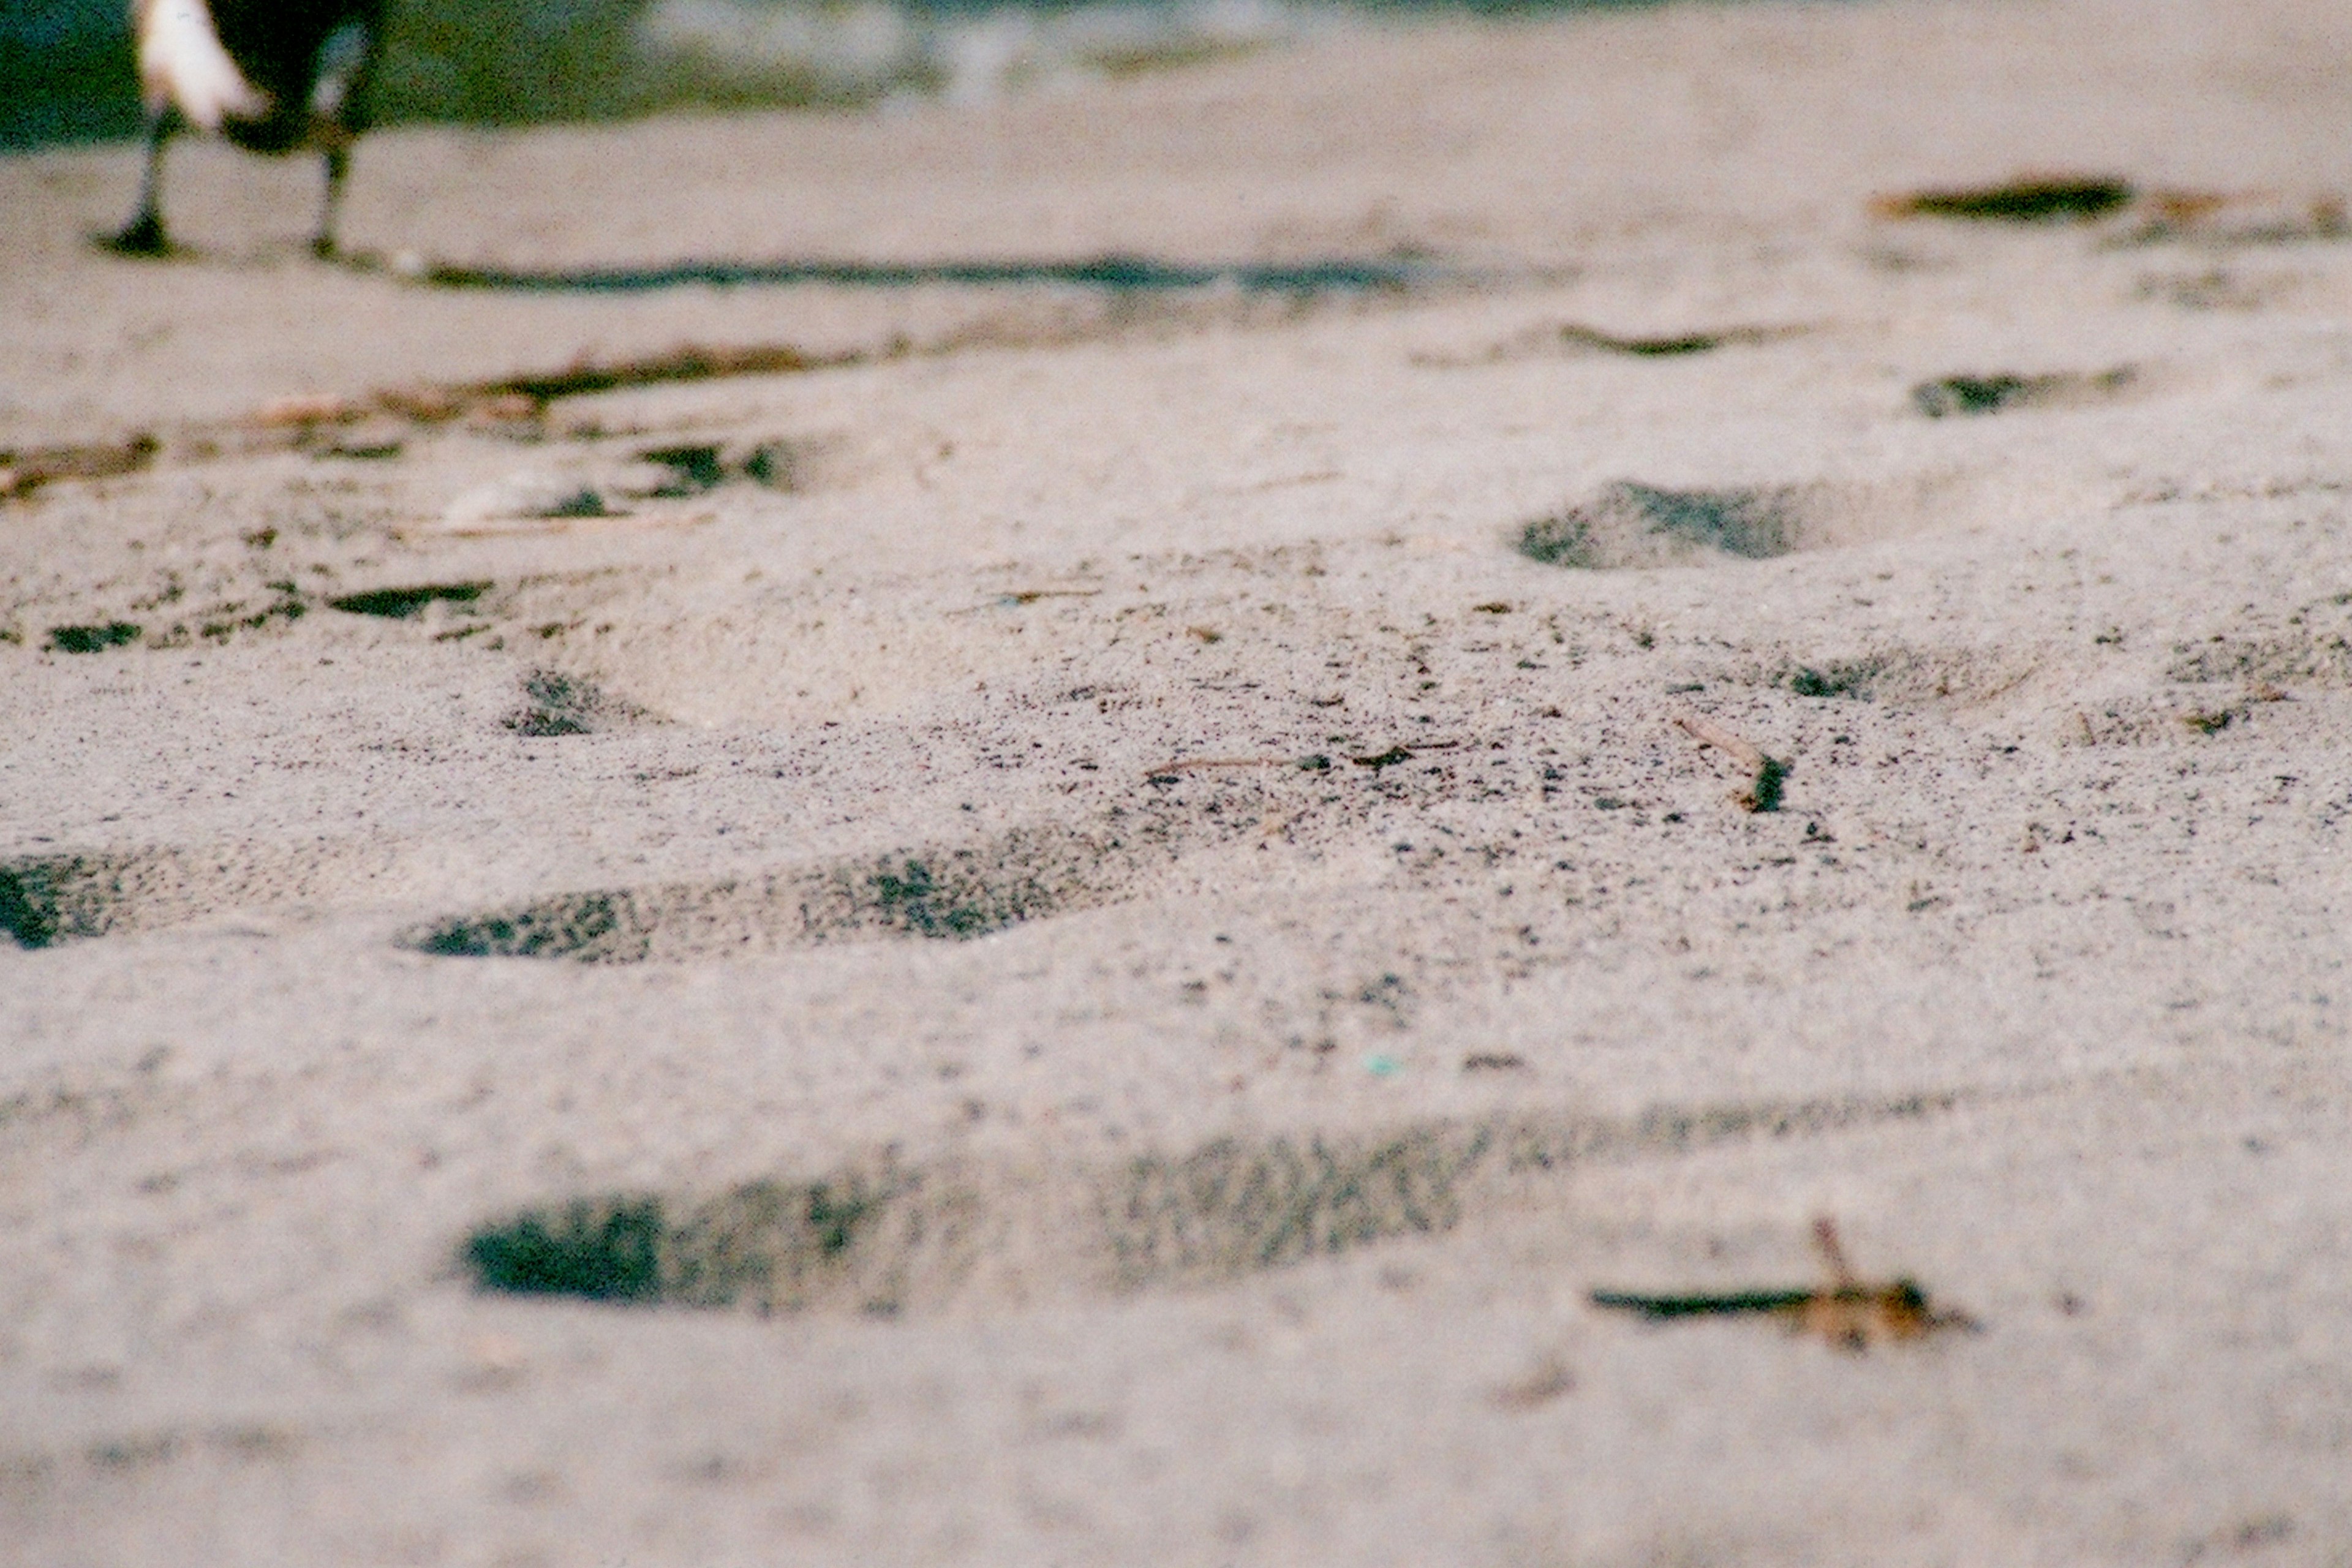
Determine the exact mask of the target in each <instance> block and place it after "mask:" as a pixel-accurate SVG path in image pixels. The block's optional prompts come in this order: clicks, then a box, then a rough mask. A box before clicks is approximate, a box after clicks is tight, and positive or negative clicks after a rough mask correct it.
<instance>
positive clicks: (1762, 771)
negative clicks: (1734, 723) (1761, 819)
mask: <svg viewBox="0 0 2352 1568" xmlns="http://www.w3.org/2000/svg"><path fill="white" fill-rule="evenodd" d="M1675 723H1677V724H1679V725H1681V726H1682V727H1683V728H1684V729H1685V730H1686V731H1689V732H1690V734H1691V736H1692V738H1694V739H1695V740H1696V741H1697V742H1698V743H1699V744H1700V745H1702V746H1713V747H1714V748H1715V749H1716V750H1717V751H1718V752H1722V753H1723V754H1724V755H1726V756H1727V757H1729V758H1730V759H1731V760H1732V761H1733V762H1735V763H1738V764H1739V765H1740V766H1741V767H1743V768H1746V769H1747V770H1748V775H1749V777H1750V778H1751V780H1752V781H1753V782H1752V783H1750V784H1748V788H1747V790H1746V791H1745V792H1744V793H1743V794H1740V795H1735V796H1734V797H1733V798H1734V799H1735V800H1737V801H1738V803H1739V808H1740V809H1741V810H1742V811H1778V810H1780V786H1781V784H1783V783H1784V782H1785V781H1786V780H1787V779H1788V776H1789V764H1788V763H1784V762H1782V761H1780V759H1779V758H1778V757H1768V756H1766V755H1765V754H1764V752H1762V751H1761V750H1760V749H1759V748H1758V747H1756V746H1754V745H1751V744H1749V743H1748V742H1746V741H1743V740H1741V739H1740V738H1739V737H1738V736H1737V735H1735V734H1733V733H1732V732H1731V731H1728V730H1727V729H1725V728H1723V726H1721V725H1720V724H1717V723H1714V722H1712V721H1708V720H1706V719H1702V718H1700V717H1699V716H1698V715H1697V714H1696V713H1678V714H1676V715H1675Z"/></svg>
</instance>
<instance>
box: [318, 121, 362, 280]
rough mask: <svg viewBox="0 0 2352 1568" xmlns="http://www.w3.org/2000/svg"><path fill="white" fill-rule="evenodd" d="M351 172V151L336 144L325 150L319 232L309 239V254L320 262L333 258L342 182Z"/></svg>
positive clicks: (341, 197) (340, 204)
mask: <svg viewBox="0 0 2352 1568" xmlns="http://www.w3.org/2000/svg"><path fill="white" fill-rule="evenodd" d="M351 172H352V150H351V148H350V147H349V146H347V145H344V144H342V143H337V144H334V145H331V146H330V147H329V148H328V149H327V192H326V195H325V198H324V199H323V200H321V201H320V204H319V232H318V233H317V234H315V235H313V236H312V237H311V238H310V254H311V255H313V256H315V257H317V258H319V259H320V260H321V261H331V260H333V259H334V258H335V254H336V251H335V219H336V217H337V216H339V215H340V214H341V211H342V206H343V181H344V179H345V178H346V177H347V176H348V175H349V174H351Z"/></svg>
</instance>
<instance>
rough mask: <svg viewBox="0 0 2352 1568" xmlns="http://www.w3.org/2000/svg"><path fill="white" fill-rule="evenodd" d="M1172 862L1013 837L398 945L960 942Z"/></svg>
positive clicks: (1140, 844) (469, 954) (472, 927)
mask: <svg viewBox="0 0 2352 1568" xmlns="http://www.w3.org/2000/svg"><path fill="white" fill-rule="evenodd" d="M1172 852H1173V846H1172V845H1171V843H1170V842H1169V841H1168V834H1167V830H1166V829H1165V828H1163V827H1160V826H1157V825H1155V824H1149V823H1147V824H1143V825H1139V826H1136V827H1133V828H1130V829H1129V831H1127V832H1125V833H1123V834H1114V833H1110V832H1108V831H1104V832H1097V833H1084V832H1079V831H1077V830H1075V829H1071V828H1065V827H1056V826H1046V827H1033V828H1016V829H1014V830H1013V831H1012V832H1010V833H1007V834H1004V835H1003V836H1002V837H998V838H995V839H992V840H989V841H987V842H985V843H982V844H979V845H971V846H962V847H927V848H917V849H908V850H903V851H894V852H893V853H890V854H887V855H880V856H870V857H856V858H850V859H846V860H840V861H835V862H832V863H829V864H824V865H819V866H815V867H811V868H805V869H801V870H794V871H786V872H779V873H776V874H773V875H770V876H765V877H755V878H751V879H742V880H729V881H719V882H678V883H669V884H666V885H661V886H656V887H649V888H626V889H612V890H606V891H597V892H583V893H563V894H558V895H556V896H554V897H552V898H547V899H541V900H534V901H532V902H530V903H527V904H523V905H520V906H518V907H516V908H513V909H510V910H498V911H494V912H490V913H487V914H480V915H474V916H468V917H465V918H462V919H457V920H452V921H445V922H443V923H441V924H439V925H436V926H433V927H430V928H427V929H425V930H423V931H416V932H413V933H411V934H410V935H409V936H408V937H407V938H406V939H405V942H406V945H408V946H411V947H414V948H415V949H417V950H418V951H419V952H429V953H436V954H439V955H442V956H445V957H453V958H494V957H499V958H559V959H569V960H571V961H572V962H574V963H646V962H647V961H653V960H665V959H667V960H677V959H691V958H702V957H712V956H719V955H724V954H741V953H754V952H779V951H782V950H785V949H788V948H793V947H801V946H806V945H808V944H810V943H814V942H834V941H841V940H845V939H854V938H857V937H861V936H893V935H895V936H913V937H929V938H945V939H965V938H971V937H978V936H985V935H987V934H989V933H990V932H992V931H1002V930H1003V929H1005V928H1006V927H1008V926H1014V925H1018V924H1020V923H1022V922H1023V921H1030V920H1034V919H1037V918H1039V917H1040V916H1044V915H1049V914H1055V913H1058V912H1060V911H1062V910H1071V909H1082V908H1086V907H1088V906H1091V905H1096V904H1102V903H1108V902H1110V901H1111V900H1114V899H1117V898H1118V897H1120V896H1122V895H1123V894H1124V893H1125V892H1126V890H1127V889H1129V887H1130V886H1131V885H1132V884H1133V882H1134V881H1135V880H1136V879H1137V878H1138V877H1139V875H1140V874H1141V873H1142V872H1143V871H1144V870H1145V868H1147V867H1148V866H1149V865H1150V863H1151V862H1152V861H1154V860H1165V859H1166V858H1168V857H1169V856H1170V855H1171V853H1172Z"/></svg>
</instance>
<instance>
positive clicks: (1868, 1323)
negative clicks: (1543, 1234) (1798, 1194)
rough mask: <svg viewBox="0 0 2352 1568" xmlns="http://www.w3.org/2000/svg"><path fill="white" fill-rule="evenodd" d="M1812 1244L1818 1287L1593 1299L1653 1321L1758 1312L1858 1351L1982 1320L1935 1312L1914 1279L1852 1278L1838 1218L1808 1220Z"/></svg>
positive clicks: (1617, 1294)
mask: <svg viewBox="0 0 2352 1568" xmlns="http://www.w3.org/2000/svg"><path fill="white" fill-rule="evenodd" d="M1813 1245H1814V1247H1816V1248H1818V1249H1819V1250H1820V1252H1821V1255H1822V1262H1823V1263H1824V1264H1826V1265H1827V1266H1828V1268H1829V1272H1830V1284H1829V1288H1828V1289H1821V1290H1734V1291H1728V1292H1725V1293H1722V1294H1704V1295H1687V1296H1684V1295H1676V1296H1644V1295H1637V1294H1633V1293H1631V1292H1628V1291H1623V1290H1595V1291H1594V1292H1593V1293H1592V1304H1593V1305H1594V1306H1596V1307H1606V1308H1610V1309H1612V1310H1619V1311H1627V1312H1638V1313H1639V1314H1641V1315H1642V1316H1643V1317H1644V1318H1648V1319H1651V1320H1653V1321H1668V1320H1671V1319H1675V1318H1700V1317H1729V1316H1736V1315H1742V1314H1764V1315H1768V1316H1772V1317H1778V1318H1780V1319H1782V1320H1783V1321H1786V1322H1787V1323H1788V1325H1789V1328H1790V1331H1792V1332H1795V1333H1801V1334H1818V1335H1820V1336H1821V1337H1822V1339H1824V1340H1827V1341H1828V1342H1830V1343H1831V1344H1833V1345H1835V1346H1837V1347H1838V1348H1839V1349H1840V1350H1848V1351H1855V1352H1861V1351H1864V1350H1867V1349H1869V1348H1870V1345H1871V1343H1872V1342H1873V1341H1875V1340H1891V1341H1901V1340H1916V1339H1924V1338H1925V1337H1927V1335H1929V1334H1931V1333H1934V1332H1936V1331H1937V1330H1940V1329H1959V1330H1963V1331H1968V1332H1970V1333H1974V1332H1975V1331H1977V1330H1978V1329H1979V1328H1980V1327H1981V1326H1982V1325H1981V1324H1979V1323H1978V1321H1976V1320H1975V1319H1974V1318H1971V1317H1969V1315H1968V1314H1967V1313H1966V1312H1958V1311H1953V1310H1948V1309H1947V1310H1942V1311H1938V1310H1936V1309H1935V1308H1934V1307H1933V1306H1931V1305H1930V1304H1929V1302H1928V1300H1927V1291H1926V1290H1924V1289H1920V1287H1919V1282H1918V1281H1917V1280H1916V1279H1911V1278H1909V1277H1908V1276H1906V1277H1904V1278H1901V1279H1893V1280H1889V1281H1887V1282H1886V1283H1885V1284H1880V1285H1873V1284H1870V1283H1868V1282H1867V1281H1864V1280H1862V1279H1857V1278H1855V1276H1854V1272H1853V1268H1851V1267H1850V1266H1849V1265H1848V1264H1847V1262H1846V1258H1845V1248H1844V1247H1842V1246H1841V1245H1840V1244H1839V1242H1838V1234H1837V1224H1836V1222H1835V1221H1833V1220H1832V1219H1829V1218H1828V1217H1826V1216H1824V1217H1822V1218H1821V1219H1817V1220H1815V1221H1814V1222H1813Z"/></svg>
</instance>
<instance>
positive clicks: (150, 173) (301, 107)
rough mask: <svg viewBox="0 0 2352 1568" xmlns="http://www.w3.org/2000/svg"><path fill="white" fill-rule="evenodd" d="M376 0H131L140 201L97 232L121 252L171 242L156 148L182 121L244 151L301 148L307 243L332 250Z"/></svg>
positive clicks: (376, 20) (378, 23)
mask: <svg viewBox="0 0 2352 1568" xmlns="http://www.w3.org/2000/svg"><path fill="white" fill-rule="evenodd" d="M384 5H385V0H210V3H209V4H207V0H131V25H132V26H133V28H134V30H135V31H136V33H137V36H138V42H139V82H140V89H141V91H142V96H143V97H144V98H145V100H146V104H147V174H146V177H145V179H144V180H143V181H142V184H141V185H140V192H139V212H138V215H137V216H134V217H133V218H132V219H131V223H130V226H128V227H126V228H124V229H123V231H122V232H121V234H118V235H115V236H114V237H112V238H111V239H110V241H109V242H108V243H109V244H110V245H111V246H112V247H113V248H115V249H116V250H119V251H122V252H124V253H125V254H128V255H132V256H161V255H163V254H164V253H165V252H166V251H168V250H169V249H170V248H171V238H170V237H169V235H167V234H166V233H165V231H164V228H163V150H164V147H165V145H166V144H167V143H168V142H170V141H171V138H172V135H173V132H175V131H178V130H180V129H182V128H183V127H185V128H188V129H191V130H195V131H200V132H205V133H206V134H208V135H219V136H223V137H226V138H227V139H228V140H229V141H230V142H234V143H236V145H237V146H239V147H243V148H245V149H247V151H249V152H255V153H292V152H295V151H298V150H302V149H309V150H312V151H316V152H319V153H324V154H325V155H326V162H327V189H326V195H325V199H324V201H323V202H322V204H321V205H320V211H319V229H318V233H317V235H316V236H315V237H313V238H312V239H311V241H310V248H311V250H312V251H313V252H315V253H316V254H318V255H320V256H322V257H328V256H332V255H334V254H335V218H336V213H337V209H338V208H340V207H341V205H342V199H343V180H344V177H345V175H347V174H349V173H350V171H351V158H352V143H353V142H356V141H357V140H358V139H359V135H360V132H362V130H364V129H365V128H366V116H367V102H366V100H367V85H368V77H369V74H370V73H371V72H372V71H373V69H374V67H375V62H376V57H377V54H378V52H379V51H380V50H381V48H382V47H383V14H384Z"/></svg>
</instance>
